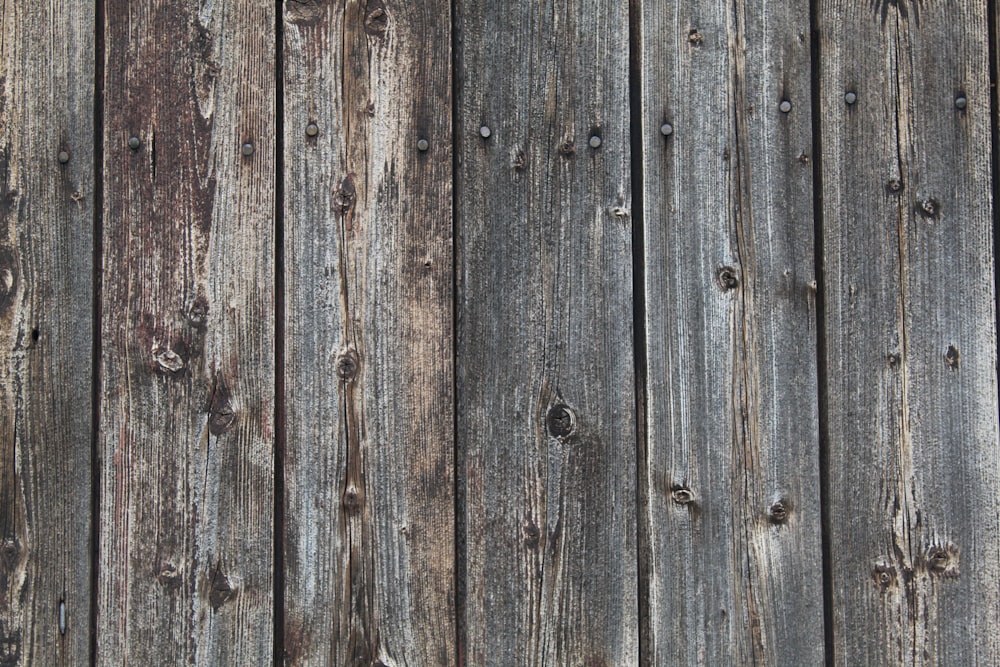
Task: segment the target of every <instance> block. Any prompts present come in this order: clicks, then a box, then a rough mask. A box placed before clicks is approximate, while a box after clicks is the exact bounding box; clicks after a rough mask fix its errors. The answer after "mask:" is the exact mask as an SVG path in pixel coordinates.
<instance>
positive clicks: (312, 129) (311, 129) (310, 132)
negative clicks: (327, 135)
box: [306, 123, 319, 137]
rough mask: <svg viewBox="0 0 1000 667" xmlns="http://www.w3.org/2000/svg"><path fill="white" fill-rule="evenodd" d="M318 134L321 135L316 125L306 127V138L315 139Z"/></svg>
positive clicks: (311, 124) (310, 124)
mask: <svg viewBox="0 0 1000 667" xmlns="http://www.w3.org/2000/svg"><path fill="white" fill-rule="evenodd" d="M317 134H319V126H318V125H316V123H309V124H308V125H306V136H308V137H315V136H316V135H317Z"/></svg>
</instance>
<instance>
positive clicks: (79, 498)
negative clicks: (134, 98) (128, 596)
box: [0, 0, 94, 665]
mask: <svg viewBox="0 0 1000 667" xmlns="http://www.w3.org/2000/svg"><path fill="white" fill-rule="evenodd" d="M93 14H94V5H93V3H92V2H88V1H81V0H74V1H71V2H63V3H49V4H45V3H41V4H39V3H5V4H4V6H3V9H2V10H0V368H2V370H0V664H3V665H77V664H83V663H85V662H86V661H87V660H88V651H89V645H90V618H91V616H90V564H91V560H90V538H89V536H90V526H91V520H90V489H91V475H90V471H91V462H90V459H91V420H92V410H91V386H92V385H91V375H92V373H91V370H92V364H91V346H92V311H93V305H92V304H93V301H92V296H93V290H92V285H93V283H92V268H93V267H92V262H93V259H92V258H93V212H94V209H93V206H94V154H93V148H92V146H93V136H94V135H93V133H94V120H93V112H94V98H93V90H94V88H93V86H94V42H93V34H94V19H93ZM61 152H64V153H65V155H64V157H65V161H60V160H59V154H60V153H61ZM60 607H62V616H63V623H62V624H61V625H60V621H59V619H60Z"/></svg>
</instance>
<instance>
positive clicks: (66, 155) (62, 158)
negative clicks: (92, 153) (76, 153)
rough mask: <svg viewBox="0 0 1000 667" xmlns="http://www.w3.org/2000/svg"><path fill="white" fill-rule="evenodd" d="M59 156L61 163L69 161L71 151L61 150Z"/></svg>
mask: <svg viewBox="0 0 1000 667" xmlns="http://www.w3.org/2000/svg"><path fill="white" fill-rule="evenodd" d="M57 157H58V158H59V162H60V163H61V164H66V163H67V162H69V153H67V152H66V151H59V155H58V156H57Z"/></svg>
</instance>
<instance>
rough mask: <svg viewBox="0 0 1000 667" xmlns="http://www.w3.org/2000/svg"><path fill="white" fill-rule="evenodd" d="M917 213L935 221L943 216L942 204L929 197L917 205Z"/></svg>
mask: <svg viewBox="0 0 1000 667" xmlns="http://www.w3.org/2000/svg"><path fill="white" fill-rule="evenodd" d="M917 213H919V214H920V215H921V216H922V217H923V218H925V219H927V220H934V219H936V218H937V217H938V216H939V215H940V214H941V204H940V203H938V200H937V199H934V198H933V197H928V198H927V199H924V200H923V201H921V202H920V203H919V204H917Z"/></svg>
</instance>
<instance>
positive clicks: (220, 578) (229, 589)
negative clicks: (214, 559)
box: [208, 568, 236, 611]
mask: <svg viewBox="0 0 1000 667" xmlns="http://www.w3.org/2000/svg"><path fill="white" fill-rule="evenodd" d="M234 597H236V591H235V590H233V585H232V584H231V583H230V582H229V577H227V576H226V575H225V574H223V573H222V570H221V569H219V568H216V570H215V572H214V573H213V574H212V587H211V590H210V591H209V593H208V602H209V604H211V605H212V611H219V607H221V606H222V605H224V604H225V603H227V602H229V601H230V600H232V599H233V598H234Z"/></svg>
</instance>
